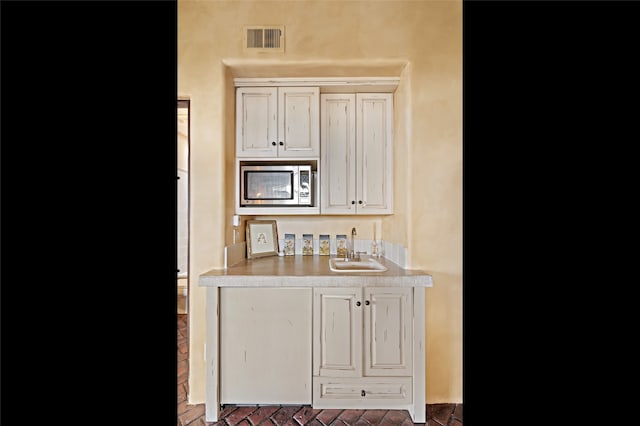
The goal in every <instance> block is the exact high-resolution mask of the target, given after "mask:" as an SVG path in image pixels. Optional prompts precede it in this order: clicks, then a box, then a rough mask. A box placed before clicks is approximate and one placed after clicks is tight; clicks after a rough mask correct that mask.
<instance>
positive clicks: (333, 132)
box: [320, 93, 356, 214]
mask: <svg viewBox="0 0 640 426" xmlns="http://www.w3.org/2000/svg"><path fill="white" fill-rule="evenodd" d="M355 101H356V96H355V94H353V93H351V94H348V93H344V94H343V93H341V94H323V95H321V96H320V104H321V115H320V126H321V127H320V146H321V157H320V169H321V170H322V177H321V179H320V203H321V207H320V211H321V213H323V214H355V213H356V204H355V199H356V158H355V155H356V102H355Z"/></svg>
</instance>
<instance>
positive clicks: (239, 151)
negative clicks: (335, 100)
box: [236, 87, 320, 158]
mask: <svg viewBox="0 0 640 426" xmlns="http://www.w3.org/2000/svg"><path fill="white" fill-rule="evenodd" d="M319 99H320V88H319V87H238V88H237V89H236V157H242V158H249V157H257V158H301V157H304V158H309V157H311V158H312V157H318V156H320V142H319V138H320V135H319V123H320V114H319Z"/></svg>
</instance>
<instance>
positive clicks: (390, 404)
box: [313, 377, 413, 409]
mask: <svg viewBox="0 0 640 426" xmlns="http://www.w3.org/2000/svg"><path fill="white" fill-rule="evenodd" d="M412 401H413V395H412V380H411V377H383V378H378V377H362V378H359V379H350V378H346V377H345V378H331V377H314V378H313V406H314V408H387V409H405V408H407V405H409V404H411V403H412Z"/></svg>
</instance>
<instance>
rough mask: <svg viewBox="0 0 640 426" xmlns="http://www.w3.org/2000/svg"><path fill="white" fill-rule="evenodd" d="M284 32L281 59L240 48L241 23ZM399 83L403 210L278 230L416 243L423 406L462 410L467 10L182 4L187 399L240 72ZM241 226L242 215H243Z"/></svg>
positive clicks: (219, 249)
mask: <svg viewBox="0 0 640 426" xmlns="http://www.w3.org/2000/svg"><path fill="white" fill-rule="evenodd" d="M245 25H285V35H286V42H285V53H267V54H257V53H245V52H243V50H242V27H243V26H245ZM303 76H307V77H326V76H354V77H355V76H361V77H367V76H399V77H400V78H401V81H400V85H399V86H398V89H397V90H396V94H395V120H394V128H395V139H394V164H395V175H394V177H395V182H394V187H395V213H394V214H393V215H391V216H374V217H346V216H337V217H323V216H312V217H287V216H278V217H276V218H277V219H278V227H279V229H284V228H286V229H287V232H296V233H302V232H303V231H305V232H306V231H307V230H310V231H311V232H314V233H320V230H322V232H323V233H324V232H326V233H330V234H337V233H348V231H349V230H350V229H351V227H353V226H356V227H357V228H358V231H359V237H360V238H363V239H368V238H371V235H372V233H373V223H376V226H377V229H378V232H380V229H382V231H381V232H382V238H384V239H386V240H389V241H392V242H394V243H397V244H401V245H403V246H405V247H407V249H408V254H409V256H408V262H409V265H410V267H412V268H419V269H424V270H426V271H428V272H430V273H431V274H432V275H433V279H434V287H433V288H429V289H427V291H426V306H427V318H426V333H427V348H426V349H427V353H426V355H427V356H426V358H427V366H426V383H427V389H426V399H427V400H426V401H425V402H426V403H442V402H450V403H459V402H462V2H461V1H460V0H450V1H371V0H367V1H361V2H360V1H273V2H270V1H192V0H178V95H179V96H180V97H188V98H190V99H191V114H192V115H191V145H190V156H191V164H190V171H191V176H190V179H191V191H192V192H191V238H190V253H191V257H190V262H191V265H190V271H191V277H192V278H191V281H190V291H189V320H190V323H189V351H190V355H191V356H190V364H189V391H190V393H189V402H190V403H192V404H197V403H203V402H204V400H205V361H204V357H203V344H204V340H205V331H206V329H205V290H204V289H202V288H199V287H198V286H197V277H198V276H199V275H200V274H202V273H204V272H206V271H207V270H209V269H212V268H221V267H223V262H224V254H223V253H224V246H225V244H229V243H230V242H231V241H232V238H233V233H232V232H233V231H232V227H231V216H232V215H233V213H234V212H233V190H234V179H233V156H234V149H235V142H234V119H235V118H234V103H235V99H234V89H233V78H234V77H303ZM244 219H246V218H244Z"/></svg>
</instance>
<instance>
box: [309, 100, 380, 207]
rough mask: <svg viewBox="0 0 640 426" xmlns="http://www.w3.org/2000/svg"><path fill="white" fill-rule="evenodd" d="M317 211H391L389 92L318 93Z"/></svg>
mask: <svg viewBox="0 0 640 426" xmlns="http://www.w3.org/2000/svg"><path fill="white" fill-rule="evenodd" d="M320 109H321V111H320V147H321V157H320V162H321V169H322V178H321V180H320V200H321V201H320V202H321V207H320V212H321V214H391V213H393V94H392V93H331V94H322V95H321V96H320Z"/></svg>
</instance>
